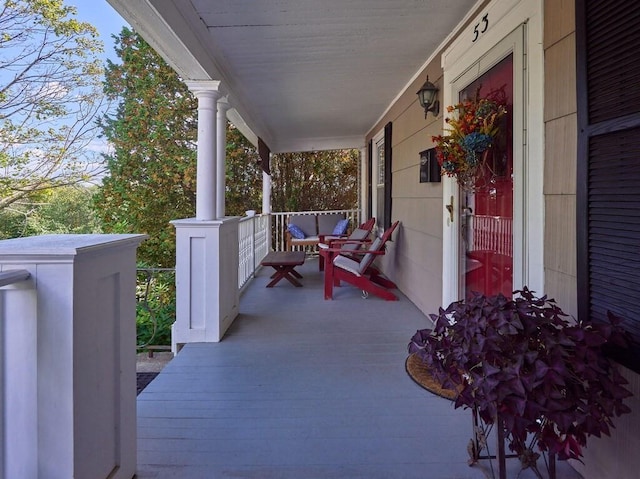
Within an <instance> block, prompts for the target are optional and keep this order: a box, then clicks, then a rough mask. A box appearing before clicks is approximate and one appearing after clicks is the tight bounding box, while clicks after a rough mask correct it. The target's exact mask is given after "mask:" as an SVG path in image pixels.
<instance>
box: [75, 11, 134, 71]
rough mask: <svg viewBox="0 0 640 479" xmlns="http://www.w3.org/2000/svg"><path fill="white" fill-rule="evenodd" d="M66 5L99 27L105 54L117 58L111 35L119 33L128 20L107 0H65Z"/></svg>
mask: <svg viewBox="0 0 640 479" xmlns="http://www.w3.org/2000/svg"><path fill="white" fill-rule="evenodd" d="M65 4H66V5H72V6H74V7H76V8H77V9H78V14H77V18H78V20H80V21H83V22H89V23H90V24H91V25H93V26H94V27H96V28H97V29H98V32H99V33H100V39H101V40H102V41H103V43H104V56H105V58H110V59H111V60H116V55H115V52H114V50H113V39H112V38H111V35H117V34H118V33H120V30H122V27H123V26H125V25H127V22H125V21H124V20H123V18H122V17H121V16H120V14H118V12H116V11H115V10H114V9H113V8H112V7H111V5H109V3H108V2H107V0H65Z"/></svg>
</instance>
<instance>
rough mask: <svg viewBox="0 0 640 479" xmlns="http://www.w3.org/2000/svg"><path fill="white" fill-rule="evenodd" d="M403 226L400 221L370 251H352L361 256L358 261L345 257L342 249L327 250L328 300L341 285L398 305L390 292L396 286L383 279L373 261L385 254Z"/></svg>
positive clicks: (326, 282)
mask: <svg viewBox="0 0 640 479" xmlns="http://www.w3.org/2000/svg"><path fill="white" fill-rule="evenodd" d="M399 223H400V222H399V221H396V222H395V223H393V224H392V225H391V226H390V227H389V228H387V229H386V230H385V232H384V233H383V235H382V236H381V237H379V238H376V239H375V240H374V241H373V242H372V243H371V245H370V246H369V248H368V249H366V250H365V249H362V250H357V251H348V253H349V254H352V255H361V256H362V259H361V260H360V261H357V260H355V259H353V258H349V257H347V256H344V255H343V254H342V253H344V252H345V250H344V249H342V248H327V249H326V250H323V252H324V254H325V259H326V263H325V269H326V271H325V273H324V299H333V288H334V286H340V282H341V281H345V282H347V283H349V284H352V285H354V286H356V287H357V288H360V289H361V290H362V291H363V292H364V293H370V294H374V295H376V296H378V297H380V298H382V299H385V300H387V301H397V300H398V297H397V296H396V295H395V294H393V293H392V292H391V291H389V289H395V288H396V284H395V283H394V282H393V281H391V280H389V279H387V278H384V277H383V276H382V274H381V273H380V271H379V270H378V269H377V268H376V267H375V266H373V261H374V260H375V259H376V257H377V256H378V255H383V254H384V253H385V249H384V248H385V243H386V242H387V241H388V240H389V238H391V234H392V233H393V231H394V230H395V229H396V228H397V226H398V224H399Z"/></svg>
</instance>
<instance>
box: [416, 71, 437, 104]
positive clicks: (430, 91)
mask: <svg viewBox="0 0 640 479" xmlns="http://www.w3.org/2000/svg"><path fill="white" fill-rule="evenodd" d="M437 94H438V87H436V86H435V85H434V84H433V83H431V82H430V81H429V78H427V81H426V82H424V85H422V88H420V90H418V100H419V101H420V105H421V106H422V108H425V109H428V108H429V107H430V106H431V105H433V102H434V101H435V99H436V95H437Z"/></svg>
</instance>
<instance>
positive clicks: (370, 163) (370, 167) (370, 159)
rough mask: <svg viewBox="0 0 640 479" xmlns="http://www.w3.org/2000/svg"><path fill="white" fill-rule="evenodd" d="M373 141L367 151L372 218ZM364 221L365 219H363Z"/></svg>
mask: <svg viewBox="0 0 640 479" xmlns="http://www.w3.org/2000/svg"><path fill="white" fill-rule="evenodd" d="M372 170H373V140H369V149H368V151H367V214H366V217H367V218H370V217H371V212H372V211H373V171H372ZM363 220H364V218H363Z"/></svg>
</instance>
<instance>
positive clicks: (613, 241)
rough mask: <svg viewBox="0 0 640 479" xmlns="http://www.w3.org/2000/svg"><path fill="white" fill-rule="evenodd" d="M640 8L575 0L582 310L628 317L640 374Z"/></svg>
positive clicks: (629, 359)
mask: <svg viewBox="0 0 640 479" xmlns="http://www.w3.org/2000/svg"><path fill="white" fill-rule="evenodd" d="M639 45H640V10H639V9H637V8H629V3H628V2H627V1H625V0H577V1H576V47H577V68H578V72H577V80H578V85H577V87H578V131H579V137H578V191H577V204H578V212H577V213H578V225H577V227H578V235H577V236H578V308H579V309H578V314H579V316H580V318H581V319H584V320H591V321H605V320H606V317H607V312H608V311H611V312H613V313H614V314H616V315H617V316H619V317H621V318H622V319H623V325H624V327H625V329H627V330H628V331H629V332H630V333H631V334H632V336H633V338H634V341H635V343H636V344H634V347H633V349H632V350H631V351H629V352H627V353H625V356H624V357H622V356H620V357H619V358H618V359H619V360H620V361H621V362H622V363H624V364H625V365H626V366H628V367H631V368H632V369H634V370H636V371H640V48H639Z"/></svg>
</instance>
